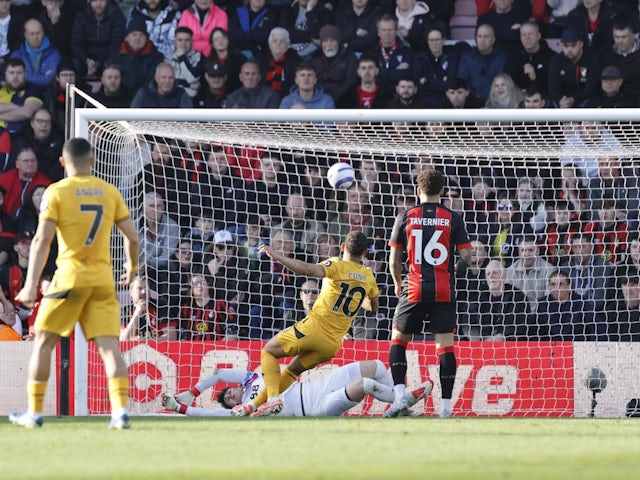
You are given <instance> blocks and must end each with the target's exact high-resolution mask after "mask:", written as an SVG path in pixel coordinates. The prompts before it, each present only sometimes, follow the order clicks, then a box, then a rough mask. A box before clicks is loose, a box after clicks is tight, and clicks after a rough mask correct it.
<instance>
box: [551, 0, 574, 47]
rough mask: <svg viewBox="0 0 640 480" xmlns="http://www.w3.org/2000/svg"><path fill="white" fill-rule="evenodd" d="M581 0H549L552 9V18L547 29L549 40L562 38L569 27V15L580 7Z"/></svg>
mask: <svg viewBox="0 0 640 480" xmlns="http://www.w3.org/2000/svg"><path fill="white" fill-rule="evenodd" d="M580 1H581V0H547V5H548V6H549V7H550V8H551V16H550V17H549V23H548V25H547V28H546V36H547V38H560V36H561V35H562V31H563V30H564V29H565V27H566V26H567V20H568V17H569V13H570V12H571V11H572V10H573V9H574V8H576V7H577V6H578V3H580Z"/></svg>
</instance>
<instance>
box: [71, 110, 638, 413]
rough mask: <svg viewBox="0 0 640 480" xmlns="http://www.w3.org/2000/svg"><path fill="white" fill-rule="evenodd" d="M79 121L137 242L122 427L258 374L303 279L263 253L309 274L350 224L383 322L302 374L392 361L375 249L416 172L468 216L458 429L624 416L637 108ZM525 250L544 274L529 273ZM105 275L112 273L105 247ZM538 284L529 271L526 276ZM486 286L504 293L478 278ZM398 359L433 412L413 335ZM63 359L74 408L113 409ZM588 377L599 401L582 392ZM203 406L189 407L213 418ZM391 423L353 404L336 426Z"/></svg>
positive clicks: (80, 357) (633, 298) (366, 318)
mask: <svg viewBox="0 0 640 480" xmlns="http://www.w3.org/2000/svg"><path fill="white" fill-rule="evenodd" d="M74 125H75V128H74V135H76V136H83V137H86V138H88V139H89V140H90V141H91V143H92V145H94V147H95V155H96V159H97V163H96V174H97V175H99V176H101V177H103V178H105V179H106V180H108V181H110V182H112V183H113V184H115V185H116V186H117V187H118V188H119V189H120V190H121V191H122V192H123V195H124V197H125V200H126V201H127V203H128V205H129V207H130V209H131V211H132V213H133V215H134V219H135V221H136V225H138V227H139V234H140V238H141V241H142V248H143V251H144V253H143V256H142V259H141V268H140V272H141V277H142V282H143V285H142V286H143V288H142V289H141V290H144V295H145V296H144V297H143V300H142V304H144V305H145V308H144V309H143V310H144V311H143V313H142V315H139V318H138V317H135V318H134V316H135V315H136V308H135V306H134V305H133V301H132V299H131V295H130V294H129V291H124V290H123V291H119V297H120V300H121V303H122V306H123V308H122V319H121V320H122V325H123V328H124V329H127V332H128V333H127V339H126V341H124V342H123V343H122V351H123V354H124V355H125V358H126V361H127V364H128V368H129V376H130V380H131V383H130V386H131V398H130V406H131V409H132V412H133V413H134V414H153V413H160V412H162V407H161V404H160V394H161V392H163V391H169V392H177V391H181V390H184V389H186V388H188V387H189V386H190V385H192V384H193V383H195V382H196V381H197V380H198V379H200V378H201V377H203V376H206V375H208V374H209V373H210V372H211V371H212V369H213V368H215V367H216V366H232V367H235V368H246V369H249V370H254V369H257V368H258V367H259V359H260V353H259V352H260V348H261V347H262V345H263V344H264V341H265V340H266V339H268V338H270V337H271V336H272V335H273V334H274V333H275V332H277V331H278V330H280V329H282V328H285V327H287V326H289V325H291V324H292V323H293V322H294V321H295V320H296V319H301V318H303V317H304V308H305V303H304V301H305V295H313V294H314V291H316V290H318V288H319V285H318V283H317V282H316V283H314V282H313V280H312V279H307V278H302V277H300V276H296V275H295V274H292V273H290V272H287V271H282V270H281V269H280V268H278V266H277V265H274V264H273V262H269V260H268V259H265V258H260V256H259V255H258V254H257V246H258V245H259V244H260V243H272V244H274V245H276V244H277V245H278V246H279V247H280V248H283V249H289V251H290V254H291V255H292V256H296V257H297V258H301V259H304V260H306V261H310V262H316V261H321V260H323V259H324V258H327V257H328V256H332V255H335V254H337V253H339V250H336V247H338V245H339V243H340V242H341V241H342V240H343V238H344V235H345V233H346V232H347V231H349V230H350V229H359V230H362V231H364V232H365V233H366V234H367V236H368V237H369V238H370V239H371V246H370V251H369V255H368V258H367V260H366V263H367V265H368V266H369V267H370V268H371V269H372V270H374V272H375V273H376V278H377V280H378V284H379V287H380V290H381V309H380V311H379V312H378V313H377V314H376V315H365V314H364V313H360V314H358V315H357V316H356V317H355V319H354V324H353V327H352V329H351V331H350V332H349V335H348V337H346V338H345V339H344V341H343V345H342V349H341V351H340V352H339V353H338V355H337V356H336V358H335V359H334V361H332V362H330V363H329V364H327V365H322V366H320V367H318V368H317V369H316V370H314V371H313V372H310V373H309V374H308V375H318V374H320V373H322V372H323V371H326V370H327V369H331V368H334V367H335V366H339V365H342V364H344V363H347V362H350V361H354V360H363V359H376V358H377V359H380V360H382V361H383V362H385V363H386V362H387V360H388V349H389V345H388V343H389V342H388V339H389V334H390V328H391V319H392V317H393V311H394V307H395V304H396V301H397V299H396V298H395V295H394V291H393V283H392V281H391V279H390V276H389V273H388V264H387V257H388V246H387V242H388V239H389V235H390V233H391V228H392V226H393V220H394V218H395V216H396V215H397V214H398V213H399V212H400V211H401V210H402V209H404V208H407V207H408V206H411V205H413V204H415V202H416V201H417V197H416V195H415V176H416V174H417V172H419V171H420V170H421V169H422V168H424V167H425V166H434V167H435V168H437V169H439V170H441V171H443V172H444V174H445V176H446V178H447V190H446V193H445V195H444V197H443V201H444V203H445V204H446V205H447V206H449V207H450V208H452V209H453V210H456V211H458V212H460V213H461V214H462V215H463V217H464V219H465V222H466V224H467V227H468V230H469V232H470V235H471V239H472V240H473V252H474V259H475V261H476V262H477V263H475V264H474V265H472V267H471V268H470V269H469V270H467V272H465V273H464V274H461V275H460V276H459V277H458V278H457V279H456V288H457V290H458V294H457V307H458V331H457V342H456V347H455V352H456V357H457V362H458V372H457V378H456V383H455V387H454V398H453V403H454V415H456V416H539V417H548V416H550V417H560V416H562V417H566V416H576V417H584V416H589V415H592V414H594V413H595V415H597V416H608V417H621V416H624V415H625V409H626V404H627V402H628V401H629V400H631V399H632V398H638V397H640V363H639V362H638V358H640V343H639V341H640V307H639V304H640V286H638V276H639V275H640V273H639V272H638V270H637V269H638V268H640V239H638V236H637V231H638V222H639V213H638V210H639V208H640V176H639V175H638V173H639V172H640V169H639V167H640V163H639V161H640V128H639V127H640V112H639V111H637V110H635V109H629V110H626V109H616V110H607V109H598V110H551V109H545V110H472V111H457V110H422V111H400V110H370V111H369V110H368V111H363V110H313V111H312V110H236V109H230V110H195V109H194V110H152V109H103V108H82V109H77V110H75V112H74ZM337 161H343V162H347V163H350V164H351V165H352V166H353V167H354V169H355V170H356V176H357V180H356V183H355V185H354V186H352V187H351V188H350V189H348V190H341V191H335V190H333V189H332V188H331V187H330V186H329V184H328V183H327V181H326V178H325V174H326V170H327V168H328V167H329V166H330V165H331V164H333V163H335V162H337ZM154 218H155V220H154ZM531 239H533V250H534V253H533V255H535V256H536V257H537V260H536V262H538V263H531V262H530V261H529V260H526V259H525V257H526V255H528V254H527V253H526V245H527V242H528V241H529V240H531ZM530 250H531V249H530ZM113 260H114V265H115V266H116V269H121V268H122V264H123V262H124V259H123V255H122V245H120V244H118V241H117V239H116V236H114V244H113ZM519 262H520V263H519ZM521 263H522V265H524V266H523V267H522V268H520V267H519V266H520V265H521ZM532 269H535V271H536V272H542V273H539V274H536V275H537V277H536V281H533V277H532V276H530V275H532V274H533V273H532V272H533V270H532ZM489 271H491V272H492V273H491V274H490V276H491V278H494V277H493V275H497V276H498V277H499V278H500V279H501V281H499V282H497V283H496V282H494V281H487V278H486V275H485V272H489ZM119 273H120V271H116V276H119ZM503 275H504V276H503ZM523 275H524V277H523ZM565 281H566V284H565ZM203 285H205V286H204V288H205V289H206V290H207V292H208V294H207V295H204V294H203V293H202V288H203ZM496 285H497V286H496ZM505 292H506V293H505ZM514 292H515V293H514ZM134 295H136V294H135V293H134ZM195 297H197V299H196V298H195ZM138 313H139V312H138ZM408 360H409V368H408V374H407V375H408V378H407V383H408V384H409V386H410V387H412V386H417V385H418V384H420V383H422V382H423V381H425V380H426V379H427V378H431V379H433V380H434V382H435V384H436V388H435V389H434V393H433V394H432V395H431V396H430V397H428V398H427V399H425V401H423V402H420V403H419V404H418V405H417V408H418V410H419V411H420V413H422V414H425V415H435V413H436V412H438V411H439V401H440V390H439V381H438V359H437V356H436V355H435V348H434V345H433V340H432V338H431V337H430V336H429V333H428V332H424V334H423V335H421V336H418V338H416V339H414V341H413V342H411V343H410V345H409V350H408ZM72 363H73V382H72V384H73V386H72V389H73V391H72V392H71V393H72V398H73V402H74V403H73V407H74V408H73V413H74V414H75V415H87V414H91V415H93V414H103V413H107V412H108V399H107V394H106V381H105V380H104V379H103V370H102V366H101V364H100V361H99V358H98V356H97V354H96V352H95V351H94V350H93V348H92V347H91V346H88V345H87V343H86V342H85V341H83V339H82V337H81V333H80V332H79V331H76V334H75V338H74V342H73V362H72ZM594 368H596V369H598V371H599V372H600V373H602V374H603V375H605V376H606V378H607V385H606V388H604V383H603V384H602V385H601V386H602V387H603V388H597V389H596V388H594V387H593V386H594V382H593V378H591V376H589V375H592V374H588V375H587V374H586V372H593V369H594ZM585 375H587V378H586V379H585ZM595 390H599V391H597V392H595ZM594 392H595V393H594ZM215 393H216V392H213V393H211V394H209V393H208V394H206V395H202V396H201V397H199V399H198V402H200V403H198V405H199V406H205V407H214V406H217V402H216V400H215ZM594 395H597V407H595V404H593V403H592V402H593V400H594V398H595V397H594ZM594 407H595V411H594ZM385 408H386V406H385V405H382V404H380V403H378V402H368V403H367V402H365V403H364V404H363V405H361V406H359V407H357V409H356V410H354V411H353V412H351V414H352V415H379V414H380V413H381V412H383V411H384V409H385Z"/></svg>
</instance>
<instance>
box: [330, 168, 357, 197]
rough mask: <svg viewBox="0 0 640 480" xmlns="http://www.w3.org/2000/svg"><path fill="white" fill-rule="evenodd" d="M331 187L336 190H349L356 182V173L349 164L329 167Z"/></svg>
mask: <svg viewBox="0 0 640 480" xmlns="http://www.w3.org/2000/svg"><path fill="white" fill-rule="evenodd" d="M327 180H328V181H329V185H331V186H332V187H333V188H336V189H343V190H344V189H347V188H349V187H350V186H351V185H353V182H355V181H356V172H354V170H353V167H352V166H351V165H349V164H348V163H344V162H338V163H334V164H333V165H331V167H329V171H328V172H327Z"/></svg>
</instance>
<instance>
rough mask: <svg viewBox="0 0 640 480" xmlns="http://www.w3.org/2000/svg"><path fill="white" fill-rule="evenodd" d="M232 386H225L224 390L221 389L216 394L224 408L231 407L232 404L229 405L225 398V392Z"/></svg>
mask: <svg viewBox="0 0 640 480" xmlns="http://www.w3.org/2000/svg"><path fill="white" fill-rule="evenodd" d="M230 388H231V387H224V388H223V389H222V390H220V392H219V393H218V395H217V396H216V400H218V403H219V404H220V405H222V406H223V407H224V408H231V405H229V404H228V403H227V402H226V401H225V399H224V394H225V393H227V391H228V390H229V389H230Z"/></svg>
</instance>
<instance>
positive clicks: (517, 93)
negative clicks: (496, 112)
mask: <svg viewBox="0 0 640 480" xmlns="http://www.w3.org/2000/svg"><path fill="white" fill-rule="evenodd" d="M521 101H522V91H521V90H520V89H519V88H518V87H517V86H516V85H515V83H513V80H512V79H511V77H510V76H509V75H508V74H506V73H499V74H498V75H496V76H495V77H493V81H492V82H491V89H490V93H489V98H488V99H487V103H486V104H485V106H486V107H487V108H518V106H519V105H520V102H521Z"/></svg>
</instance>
